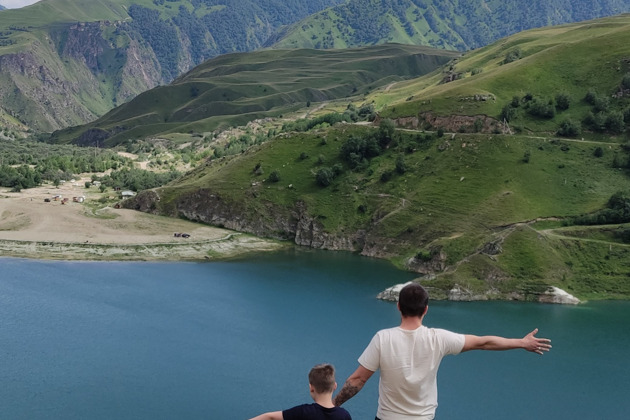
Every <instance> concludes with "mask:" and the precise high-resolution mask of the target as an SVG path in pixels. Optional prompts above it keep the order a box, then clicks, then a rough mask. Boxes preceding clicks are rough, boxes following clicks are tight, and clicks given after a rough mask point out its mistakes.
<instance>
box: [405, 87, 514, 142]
mask: <svg viewBox="0 0 630 420" xmlns="http://www.w3.org/2000/svg"><path fill="white" fill-rule="evenodd" d="M475 96H476V97H478V99H476V100H479V101H481V100H490V99H488V98H486V97H484V96H483V95H475ZM473 98H474V97H473ZM481 98H484V99H481ZM462 100H475V99H469V98H464V99H462ZM395 123H396V125H397V126H399V127H404V128H408V129H414V130H417V129H425V130H436V129H442V130H444V131H448V132H451V133H457V132H478V133H502V134H508V133H510V129H509V127H507V126H506V125H504V124H502V123H501V122H500V121H498V120H497V119H495V118H492V117H489V116H487V115H437V114H434V113H432V112H424V113H422V114H420V115H418V116H415V117H401V118H398V119H396V120H395Z"/></svg>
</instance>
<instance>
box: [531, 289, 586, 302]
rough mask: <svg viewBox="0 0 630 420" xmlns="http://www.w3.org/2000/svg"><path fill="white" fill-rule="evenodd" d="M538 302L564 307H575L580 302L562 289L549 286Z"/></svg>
mask: <svg viewBox="0 0 630 420" xmlns="http://www.w3.org/2000/svg"><path fill="white" fill-rule="evenodd" d="M538 300H539V302H542V303H561V304H564V305H577V304H578V303H580V300H579V299H578V298H576V297H575V296H573V295H571V294H569V293H567V292H565V291H564V290H562V289H559V288H557V287H554V286H551V287H550V288H549V289H548V290H547V291H546V292H545V293H544V294H542V295H540V297H539V299H538Z"/></svg>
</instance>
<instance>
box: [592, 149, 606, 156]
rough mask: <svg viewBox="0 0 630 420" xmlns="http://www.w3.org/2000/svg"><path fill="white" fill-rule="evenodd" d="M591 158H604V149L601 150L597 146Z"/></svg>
mask: <svg viewBox="0 0 630 420" xmlns="http://www.w3.org/2000/svg"><path fill="white" fill-rule="evenodd" d="M593 156H595V157H596V158H600V157H602V156H604V149H602V148H601V147H599V146H598V147H596V148H595V150H594V151H593Z"/></svg>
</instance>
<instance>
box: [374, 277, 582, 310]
mask: <svg viewBox="0 0 630 420" xmlns="http://www.w3.org/2000/svg"><path fill="white" fill-rule="evenodd" d="M409 283H411V282H407V283H403V284H396V285H394V286H392V287H389V288H387V289H385V290H383V291H382V292H380V293H379V294H378V295H377V296H376V297H377V298H378V299H382V300H387V301H390V302H397V301H398V296H399V295H400V290H401V289H402V288H403V287H405V286H406V285H407V284H409ZM425 287H426V286H425ZM426 289H427V291H429V294H430V295H431V298H432V299H434V300H443V299H446V300H450V301H455V302H472V301H480V300H481V301H484V300H529V299H526V296H523V295H521V294H518V293H508V294H505V293H503V294H502V293H500V292H499V291H498V290H496V289H491V290H488V291H486V292H483V293H478V292H474V291H472V290H469V289H467V288H465V287H463V286H461V285H458V284H456V285H454V286H453V288H451V290H449V291H448V293H447V295H446V296H445V297H444V298H443V297H442V296H441V293H439V292H438V293H432V291H431V290H430V289H431V288H430V287H426ZM535 301H537V302H540V303H556V304H563V305H577V304H579V303H580V300H579V299H578V298H576V297H575V296H572V295H570V294H569V293H567V292H565V291H564V290H562V289H559V288H557V287H554V286H550V287H549V288H548V289H547V291H546V292H545V293H543V294H541V295H539V296H538V297H537V299H535Z"/></svg>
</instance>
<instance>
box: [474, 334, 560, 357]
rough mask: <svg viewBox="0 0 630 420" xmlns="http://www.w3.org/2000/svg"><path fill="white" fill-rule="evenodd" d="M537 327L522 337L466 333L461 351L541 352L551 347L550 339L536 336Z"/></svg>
mask: <svg viewBox="0 0 630 420" xmlns="http://www.w3.org/2000/svg"><path fill="white" fill-rule="evenodd" d="M537 333H538V328H536V329H535V330H534V331H532V332H530V333H529V334H527V335H526V336H525V337H523V338H504V337H496V336H492V335H486V336H481V337H480V336H477V335H466V336H465V337H466V341H465V343H464V348H463V349H462V352H464V351H469V350H512V349H524V350H527V351H531V352H532V353H538V354H543V352H545V351H549V350H550V349H551V340H549V339H548V338H537V337H536V334H537Z"/></svg>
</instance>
